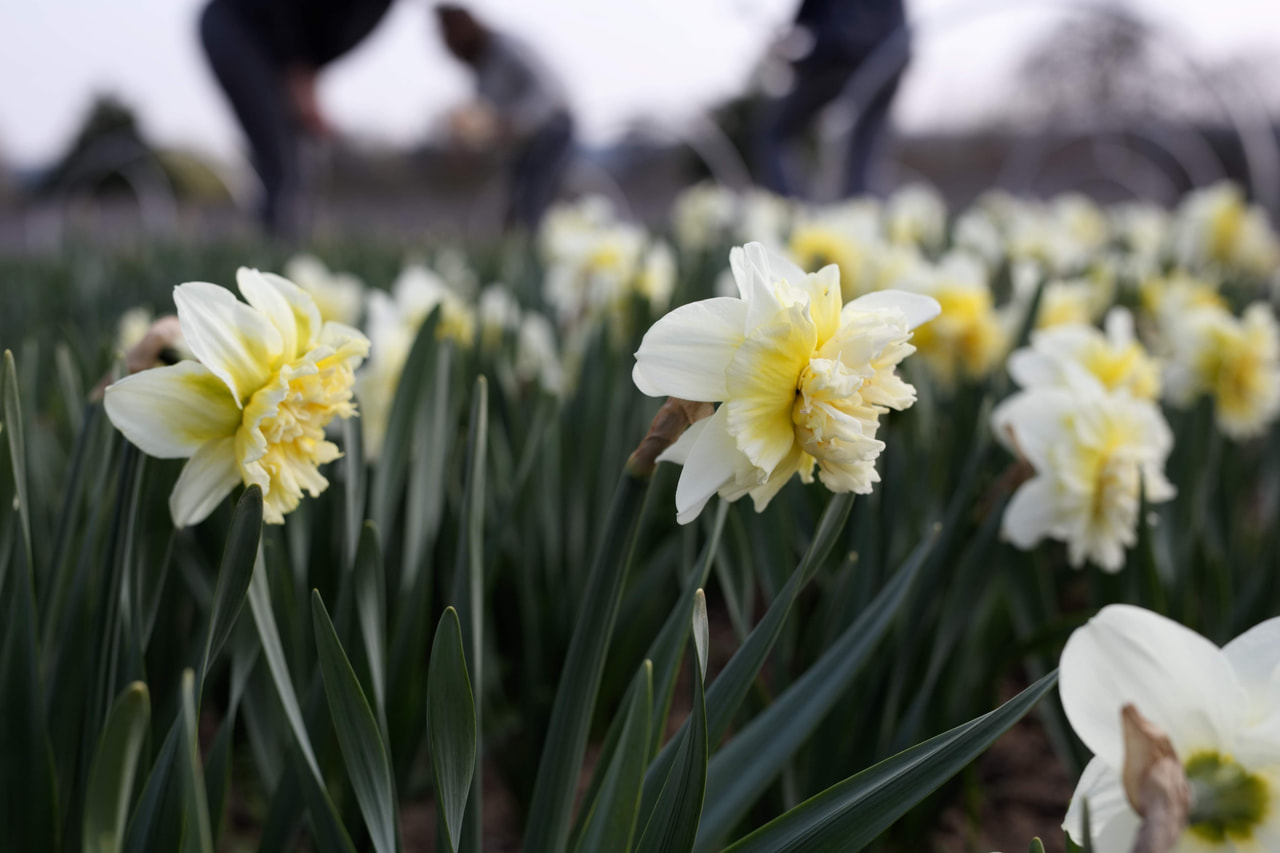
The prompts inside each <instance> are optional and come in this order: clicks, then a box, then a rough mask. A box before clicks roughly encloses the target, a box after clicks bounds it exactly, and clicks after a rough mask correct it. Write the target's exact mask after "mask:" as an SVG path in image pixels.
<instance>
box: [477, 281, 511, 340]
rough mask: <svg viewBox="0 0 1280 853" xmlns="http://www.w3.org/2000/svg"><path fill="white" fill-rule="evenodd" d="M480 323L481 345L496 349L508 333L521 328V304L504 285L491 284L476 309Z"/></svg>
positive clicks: (481, 294)
mask: <svg viewBox="0 0 1280 853" xmlns="http://www.w3.org/2000/svg"><path fill="white" fill-rule="evenodd" d="M476 315H477V317H478V319H479V321H480V345H481V346H482V347H484V348H485V349H488V350H492V349H496V348H497V347H498V345H499V344H501V343H502V339H503V337H504V336H505V335H506V334H507V333H508V332H513V331H515V330H516V329H518V328H520V303H519V302H517V301H516V298H515V297H514V296H512V295H511V291H510V290H507V288H506V287H505V286H504V285H501V284H491V285H489V286H488V287H486V288H485V289H484V290H482V291H480V302H479V304H478V305H477V307H476Z"/></svg>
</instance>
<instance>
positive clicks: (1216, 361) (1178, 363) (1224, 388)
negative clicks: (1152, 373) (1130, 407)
mask: <svg viewBox="0 0 1280 853" xmlns="http://www.w3.org/2000/svg"><path fill="white" fill-rule="evenodd" d="M1172 328H1173V332H1174V333H1173V334H1171V335H1170V338H1171V340H1170V346H1171V347H1172V352H1171V354H1170V358H1169V368H1168V372H1167V374H1166V380H1167V383H1168V390H1169V399H1170V401H1171V402H1173V403H1174V404H1175V405H1179V406H1187V405H1190V404H1191V403H1193V402H1194V401H1195V399H1196V398H1197V397H1198V396H1199V395H1200V394H1202V393H1207V394H1211V395H1212V396H1213V404H1214V416H1215V417H1216V419H1217V422H1218V427H1219V428H1220V429H1221V430H1222V431H1223V433H1225V434H1226V435H1228V436H1230V437H1231V438H1234V439H1244V438H1251V437H1253V436H1257V435H1261V434H1262V433H1263V432H1265V431H1266V429H1267V428H1268V427H1269V426H1270V425H1271V424H1272V422H1274V421H1275V419H1276V416H1277V415H1280V327H1278V326H1277V324H1276V318H1275V315H1274V314H1273V313H1272V312H1271V308H1270V306H1268V305H1267V304H1266V303H1265V302H1255V303H1254V304H1252V305H1250V306H1249V307H1248V308H1246V309H1245V312H1244V315H1243V316H1242V317H1240V318H1238V319H1237V318H1236V317H1233V316H1232V315H1231V314H1229V313H1228V312H1227V311H1225V310H1223V309H1220V308H1216V307H1209V308H1201V309H1198V310H1194V311H1191V312H1189V313H1188V314H1186V315H1185V316H1184V317H1183V318H1182V319H1181V320H1179V321H1178V322H1176V323H1175V324H1174V325H1173V327H1172Z"/></svg>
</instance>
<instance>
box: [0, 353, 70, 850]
mask: <svg viewBox="0 0 1280 853" xmlns="http://www.w3.org/2000/svg"><path fill="white" fill-rule="evenodd" d="M4 356H5V368H4V382H3V385H4V389H3V396H4V405H3V414H4V434H5V436H6V437H7V439H8V444H9V453H8V459H9V465H8V466H6V467H8V468H10V473H11V474H12V476H13V482H14V491H15V493H16V494H17V496H18V502H19V505H18V515H19V519H20V523H21V526H22V529H23V532H22V540H23V544H24V546H25V550H26V563H25V565H22V566H18V567H17V569H16V571H15V572H14V576H13V578H12V579H11V580H9V581H8V582H7V585H6V580H5V578H4V577H2V576H0V594H2V595H0V802H4V803H5V804H6V807H7V809H8V812H7V813H8V814H9V815H10V819H9V820H7V821H6V825H5V827H4V837H5V840H6V843H8V844H10V845H12V846H13V848H14V849H15V850H54V849H56V848H57V844H58V828H59V820H58V817H59V816H58V788H57V779H56V777H55V770H54V764H53V751H52V748H51V746H50V743H49V734H48V726H47V722H46V708H45V706H44V688H43V685H42V681H41V674H40V665H39V660H40V648H39V641H38V640H37V635H38V626H37V625H36V621H35V620H36V612H37V610H36V600H35V590H34V586H33V585H34V582H35V559H34V554H33V552H32V550H31V521H30V514H29V511H28V509H29V507H28V496H27V486H26V449H25V444H24V442H23V424H22V410H21V407H20V404H19V399H18V382H17V378H16V370H15V367H14V363H13V354H12V353H11V352H9V351H8V350H5V354H4ZM0 512H3V513H6V514H7V513H9V512H11V510H10V509H9V507H7V506H6V507H0ZM10 544H11V547H12V543H10ZM8 557H9V555H8V554H3V555H0V565H3V564H4V563H6V562H8ZM5 623H7V624H5ZM88 748H89V747H88V746H86V751H87V750H88Z"/></svg>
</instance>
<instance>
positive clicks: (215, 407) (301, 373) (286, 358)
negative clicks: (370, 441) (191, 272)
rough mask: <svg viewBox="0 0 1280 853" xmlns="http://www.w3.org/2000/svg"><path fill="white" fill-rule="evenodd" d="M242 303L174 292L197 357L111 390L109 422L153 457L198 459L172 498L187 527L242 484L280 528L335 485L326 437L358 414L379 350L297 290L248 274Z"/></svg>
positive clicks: (212, 289) (195, 287) (189, 289)
mask: <svg viewBox="0 0 1280 853" xmlns="http://www.w3.org/2000/svg"><path fill="white" fill-rule="evenodd" d="M236 281H237V283H238V284H239V286H240V293H241V294H242V295H243V296H244V298H245V299H246V300H248V304H247V305H246V304H245V303H244V302H241V301H240V300H238V299H236V297H235V294H233V293H232V292H231V291H229V290H227V289H226V288H224V287H220V286H218V285H216V284H208V283H205V282H190V283H188V284H180V285H178V286H177V287H176V288H174V291H173V301H174V302H175V303H176V304H177V307H178V320H179V322H180V323H181V324H182V334H183V337H184V339H185V340H186V343H187V346H188V347H190V349H191V352H192V353H194V355H195V357H196V360H194V361H182V362H179V363H178V364H175V365H173V366H170V367H157V368H154V369H152V370H144V371H142V372H141V373H136V374H134V375H132V376H128V377H126V378H124V379H121V380H120V381H119V382H116V383H115V384H114V385H111V386H110V387H109V388H107V391H106V398H105V404H104V405H105V407H106V411H107V416H108V417H110V418H111V422H112V423H113V424H115V425H116V428H117V429H119V430H120V431H121V432H122V433H124V435H125V438H127V439H129V441H131V442H133V443H134V444H135V445H137V446H138V447H139V448H140V449H141V450H142V451H143V452H145V453H147V454H149V455H151V456H156V457H160V458H164V459H178V458H185V457H190V461H188V462H187V464H186V466H185V467H184V468H183V469H182V474H181V476H179V477H178V482H177V484H176V485H175V486H174V488H173V493H172V494H171V495H170V497H169V510H170V512H171V514H172V515H173V522H174V524H175V525H177V526H178V527H184V526H186V525H190V524H196V523H197V522H199V521H201V520H203V519H204V518H205V517H206V516H207V515H208V514H209V513H210V512H212V511H213V509H214V508H215V507H216V506H217V505H218V504H219V503H220V502H221V501H222V499H223V498H224V497H226V495H227V493H228V492H230V491H231V490H232V488H234V487H235V486H236V484H238V483H244V484H245V485H257V486H260V487H261V488H262V495H263V499H264V504H263V517H264V518H265V519H266V521H267V522H269V523H273V524H280V523H282V522H283V521H284V516H285V514H286V513H289V512H291V511H292V510H293V509H295V508H296V507H297V506H298V503H299V501H300V500H301V498H302V492H303V491H304V490H306V491H307V492H309V493H310V494H311V495H312V496H313V497H314V496H316V495H318V494H320V493H321V492H322V491H324V490H325V488H327V487H328V485H329V481H328V480H326V479H325V478H324V476H323V475H322V474H321V473H320V471H319V466H320V465H323V464H324V463H326V462H331V461H333V460H334V459H336V458H338V456H339V455H341V454H340V453H339V452H338V448H337V446H335V445H334V444H332V443H330V442H328V441H326V440H325V437H324V428H325V426H326V425H327V424H328V423H329V421H331V420H332V419H333V418H335V417H342V418H347V417H350V416H352V415H354V414H355V413H356V409H355V403H354V401H353V399H352V391H351V389H352V385H353V384H354V382H355V373H354V371H355V368H356V367H357V366H359V364H360V362H361V361H362V360H363V359H364V357H365V356H366V355H367V354H368V352H369V341H368V339H367V338H365V336H364V335H362V334H360V332H358V331H356V330H355V329H352V328H350V327H348V326H343V325H340V324H338V323H322V322H321V320H320V312H319V310H318V309H317V308H316V304H315V301H314V300H312V299H311V297H310V296H308V295H307V294H306V292H305V291H303V290H302V289H301V288H299V287H298V286H297V285H295V284H293V283H292V282H290V281H288V280H286V279H283V278H281V277H280V276H276V275H271V274H270V273H260V272H258V271H257V270H251V269H245V268H243V267H242V268H241V269H240V270H239V272H238V273H237V274H236Z"/></svg>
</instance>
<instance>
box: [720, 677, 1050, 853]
mask: <svg viewBox="0 0 1280 853" xmlns="http://www.w3.org/2000/svg"><path fill="white" fill-rule="evenodd" d="M1057 681H1058V673H1057V672H1056V671H1055V672H1051V673H1049V674H1048V675H1046V676H1045V677H1044V678H1042V679H1040V680H1039V681H1037V682H1036V683H1035V684H1032V685H1031V686H1030V687H1028V688H1027V689H1026V690H1024V691H1022V692H1021V693H1019V694H1018V695H1017V696H1015V697H1014V698H1012V699H1010V700H1009V701H1008V702H1006V703H1005V704H1004V705H1001V706H1000V707H999V708H997V709H996V710H994V711H991V712H990V713H988V714H986V715H984V716H982V717H979V718H977V719H976V720H970V721H969V722H967V723H965V724H964V725H961V726H957V727H956V728H954V729H952V730H951V731H949V732H945V733H944V734H940V735H938V736H937V737H934V738H931V739H929V740H927V741H925V742H924V743H922V744H919V745H918V746H914V747H912V748H911V749H908V750H906V751H905V752H901V753H898V754H897V755H895V756H893V757H892V758H889V759H886V760H885V761H882V762H880V763H879V764H877V765H875V766H874V767H870V768H868V769H866V770H864V771H862V772H861V773H858V774H857V775H855V776H851V777H850V778H848V779H846V780H845V781H843V782H840V783H839V784H837V785H834V786H833V787H831V788H828V789H827V790H825V791H823V792H822V793H821V794H818V795H817V796H815V797H812V798H811V799H809V800H806V801H805V802H803V803H801V804H800V805H798V806H796V807H795V808H794V809H792V810H791V811H789V812H787V813H786V814H784V815H782V816H781V817H779V818H777V819H775V820H773V821H772V822H770V823H768V824H766V825H764V826H762V827H761V828H760V829H758V830H756V831H755V832H753V833H751V834H750V835H748V836H747V837H746V838H743V839H742V840H741V841H738V842H736V843H735V844H733V845H731V846H730V847H728V848H726V850H725V853H790V852H791V851H794V853H799V851H804V853H827V851H830V853H853V851H857V850H861V849H862V848H863V847H865V846H866V845H867V844H869V843H870V842H871V841H873V840H874V839H875V838H876V836H878V835H879V834H880V833H882V832H884V831H885V830H886V829H888V828H889V826H890V825H891V824H892V823H893V822H894V821H896V820H897V819H898V818H900V817H902V815H904V814H906V813H907V811H908V810H909V809H911V808H912V807H913V806H915V805H916V804H917V803H919V802H920V801H921V800H923V799H924V798H925V797H927V796H929V794H931V793H933V792H934V791H936V790H937V789H938V788H939V787H940V786H941V785H942V784H943V783H944V782H946V781H947V780H948V779H950V778H951V777H952V776H954V775H955V774H956V773H958V772H960V770H962V769H963V768H964V767H965V766H966V765H967V764H969V762H971V761H973V760H974V759H975V758H977V757H978V756H979V755H980V754H981V753H982V752H983V751H984V750H985V749H986V748H987V747H989V746H990V745H991V744H992V743H994V742H995V740H996V738H998V737H1000V735H1002V734H1004V733H1005V732H1006V731H1008V730H1009V729H1010V728H1012V727H1013V725H1014V724H1015V723H1016V722H1018V720H1020V719H1022V717H1023V716H1024V715H1025V714H1026V713H1027V712H1028V711H1030V710H1031V709H1032V708H1033V707H1035V705H1036V703H1037V702H1039V701H1040V699H1041V698H1043V697H1044V695H1045V694H1046V693H1048V692H1049V691H1050V690H1051V689H1052V688H1053V686H1054V685H1055V684H1056V683H1057Z"/></svg>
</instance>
